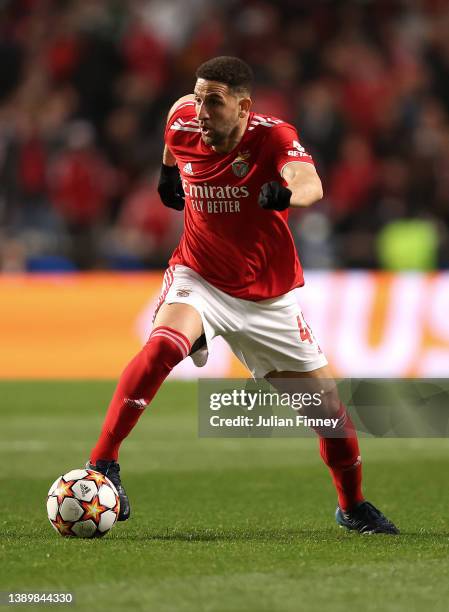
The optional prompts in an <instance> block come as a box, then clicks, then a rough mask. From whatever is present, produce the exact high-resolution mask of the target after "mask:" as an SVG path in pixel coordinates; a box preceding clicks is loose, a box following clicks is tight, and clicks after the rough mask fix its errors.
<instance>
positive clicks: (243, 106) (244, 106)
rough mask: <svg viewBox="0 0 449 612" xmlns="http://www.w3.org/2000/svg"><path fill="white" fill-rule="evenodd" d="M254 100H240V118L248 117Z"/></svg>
mask: <svg viewBox="0 0 449 612" xmlns="http://www.w3.org/2000/svg"><path fill="white" fill-rule="evenodd" d="M251 104H252V100H251V98H240V100H239V115H240V117H246V115H247V114H248V113H249V109H250V108H251Z"/></svg>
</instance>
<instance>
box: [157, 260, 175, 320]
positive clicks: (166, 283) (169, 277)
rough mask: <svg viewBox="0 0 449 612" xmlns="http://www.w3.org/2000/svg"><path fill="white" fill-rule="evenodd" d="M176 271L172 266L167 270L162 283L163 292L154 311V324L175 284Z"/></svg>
mask: <svg viewBox="0 0 449 612" xmlns="http://www.w3.org/2000/svg"><path fill="white" fill-rule="evenodd" d="M174 271H175V266H170V267H168V268H167V269H166V270H165V274H164V280H163V281H162V292H161V294H160V296H159V298H158V300H157V304H156V308H155V310H154V315H153V323H154V320H155V318H156V315H157V313H158V312H159V308H160V307H161V306H162V304H163V303H164V301H165V298H166V297H167V293H168V292H169V290H170V287H171V286H172V284H173V280H174V275H173V273H174Z"/></svg>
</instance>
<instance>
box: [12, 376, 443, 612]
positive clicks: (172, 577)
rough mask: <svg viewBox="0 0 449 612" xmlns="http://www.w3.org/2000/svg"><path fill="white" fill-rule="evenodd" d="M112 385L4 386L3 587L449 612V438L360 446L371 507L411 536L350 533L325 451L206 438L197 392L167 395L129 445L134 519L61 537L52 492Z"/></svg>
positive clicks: (310, 444)
mask: <svg viewBox="0 0 449 612" xmlns="http://www.w3.org/2000/svg"><path fill="white" fill-rule="evenodd" d="M112 389H113V385H112V384H109V383H84V382H78V383H76V382H70V383H42V382H41V383H27V384H25V383H13V382H4V383H1V384H0V418H1V422H0V453H1V454H0V470H1V473H0V475H1V482H0V491H1V514H0V537H1V540H0V547H1V548H0V567H1V571H0V590H4V591H5V590H17V589H22V590H33V589H39V590H70V591H73V592H74V593H75V597H76V601H77V604H76V607H77V608H79V609H86V610H87V609H95V610H109V611H112V610H125V609H131V606H132V607H133V608H134V609H135V610H154V611H157V612H164V611H169V610H173V611H180V612H181V611H182V612H184V611H186V612H187V611H189V612H190V611H192V612H193V611H195V612H198V611H203V610H204V611H220V612H222V611H227V610H229V611H231V610H232V611H234V610H239V611H240V610H241V611H245V612H247V611H255V612H256V611H257V612H262V611H270V612H272V611H284V610H286V611H287V610H289V611H290V610H291V611H293V610H294V611H297V610H306V611H309V610H311V611H315V610H316V611H320V612H322V611H326V610H332V611H333V612H334V611H335V612H338V611H340V610H345V611H346V610H357V611H358V610H376V611H378V610H382V611H389V610H395V611H396V610H408V611H409V610H430V609H431V610H447V608H448V603H447V602H448V595H449V587H448V585H449V563H448V558H449V518H448V506H449V487H448V484H449V483H448V471H449V470H448V468H449V441H447V440H373V439H370V440H364V441H363V442H362V447H363V455H364V459H365V480H366V493H367V496H368V497H369V498H370V499H372V501H373V502H375V503H376V504H378V505H379V506H380V507H381V508H382V510H383V511H384V512H385V513H386V514H387V515H388V516H390V517H391V518H393V519H394V520H395V522H397V524H398V525H399V526H400V527H401V529H402V535H401V536H399V537H388V536H371V537H370V536H365V537H362V536H359V535H357V534H348V533H346V532H343V531H342V530H340V529H338V528H337V527H336V525H335V523H334V521H333V511H334V507H335V496H334V493H333V489H332V486H331V483H330V479H329V477H328V474H327V471H326V470H325V468H324V467H323V466H322V464H321V460H320V458H319V456H318V453H317V450H316V442H315V440H311V439H296V440H295V439H279V438H278V439H243V440H242V439H240V440H236V439H217V438H214V439H199V438H198V437H197V417H196V386H195V385H194V384H188V383H178V384H175V383H172V384H166V385H165V386H164V388H163V390H162V391H161V392H160V394H159V396H158V398H157V400H156V401H155V402H154V404H153V407H152V408H151V410H149V411H148V413H147V414H145V415H144V417H143V419H142V420H141V422H140V423H139V426H138V428H137V429H136V431H135V432H133V435H132V437H131V438H130V439H129V440H128V441H127V442H126V444H125V445H124V447H123V451H122V455H121V463H122V473H123V476H124V482H125V485H126V487H127V490H128V492H129V495H130V497H131V501H132V504H133V517H132V520H130V521H129V522H128V523H124V524H123V523H122V524H118V525H117V526H116V527H115V528H114V529H113V531H112V532H111V533H110V534H109V535H108V536H107V537H106V538H104V539H102V540H74V539H63V538H61V537H59V536H58V535H57V534H56V533H55V532H54V531H53V530H52V528H51V526H50V525H49V523H48V522H47V518H46V511H45V500H46V492H47V490H48V488H49V486H50V484H51V483H52V482H53V480H54V479H55V478H56V477H57V476H58V474H60V473H62V472H65V471H68V470H69V469H72V468H75V467H80V466H81V465H82V464H83V462H84V461H85V459H86V458H87V454H88V450H89V448H90V447H91V445H92V444H93V442H94V440H95V438H96V435H97V433H98V430H99V427H100V423H101V418H102V413H103V411H104V406H105V404H106V403H107V400H108V398H109V396H110V394H111V391H112ZM41 609H42V608H41Z"/></svg>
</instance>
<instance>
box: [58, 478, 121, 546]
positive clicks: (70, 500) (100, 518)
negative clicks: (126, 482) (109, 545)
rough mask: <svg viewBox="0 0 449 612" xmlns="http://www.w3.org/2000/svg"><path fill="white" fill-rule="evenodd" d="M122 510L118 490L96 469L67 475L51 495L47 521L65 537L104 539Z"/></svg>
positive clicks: (61, 479)
mask: <svg viewBox="0 0 449 612" xmlns="http://www.w3.org/2000/svg"><path fill="white" fill-rule="evenodd" d="M119 510H120V500H119V496H118V493H117V490H116V488H115V487H114V485H113V484H112V482H111V481H110V480H109V478H106V476H103V474H100V472H95V471H94V470H87V469H86V470H84V469H83V470H72V471H70V472H67V474H64V475H63V476H59V477H58V478H57V479H56V480H55V481H54V483H53V484H52V485H51V487H50V490H49V492H48V497H47V513H48V519H49V521H50V523H51V524H52V526H53V528H54V529H55V530H56V531H57V532H58V533H59V534H61V535H62V536H64V537H78V538H101V537H102V536H104V535H106V534H107V533H108V531H110V530H111V529H112V527H113V526H114V525H115V523H116V521H117V517H118V513H119Z"/></svg>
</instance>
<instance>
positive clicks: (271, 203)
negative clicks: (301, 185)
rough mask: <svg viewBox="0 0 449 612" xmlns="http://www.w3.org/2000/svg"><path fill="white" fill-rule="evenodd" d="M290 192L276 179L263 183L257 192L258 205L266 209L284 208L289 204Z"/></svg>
mask: <svg viewBox="0 0 449 612" xmlns="http://www.w3.org/2000/svg"><path fill="white" fill-rule="evenodd" d="M291 197H292V192H291V191H290V189H288V188H287V187H284V186H283V185H281V184H280V183H278V182H277V181H271V183H265V185H262V188H261V190H260V193H259V206H260V207H261V208H265V209H266V210H285V209H286V208H288V207H289V206H290V198H291Z"/></svg>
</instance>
